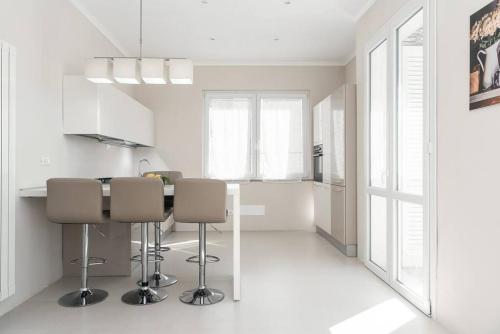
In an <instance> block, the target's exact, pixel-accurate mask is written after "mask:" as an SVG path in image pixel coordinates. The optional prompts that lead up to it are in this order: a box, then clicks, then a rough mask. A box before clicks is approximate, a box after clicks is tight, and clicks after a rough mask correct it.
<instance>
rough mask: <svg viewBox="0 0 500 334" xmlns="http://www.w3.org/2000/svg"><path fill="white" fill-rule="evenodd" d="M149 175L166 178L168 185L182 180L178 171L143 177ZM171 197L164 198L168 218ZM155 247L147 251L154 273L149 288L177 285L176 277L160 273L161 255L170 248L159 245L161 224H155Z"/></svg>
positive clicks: (150, 172)
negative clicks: (153, 266) (151, 260)
mask: <svg viewBox="0 0 500 334" xmlns="http://www.w3.org/2000/svg"><path fill="white" fill-rule="evenodd" d="M149 174H153V175H160V176H164V177H168V181H169V184H174V183H175V181H177V180H180V179H182V172H179V171H161V170H160V171H149V172H147V173H144V176H147V175H149ZM173 205H174V203H173V196H165V211H166V212H167V214H168V216H170V214H171V212H172V208H173ZM154 226H155V245H154V247H150V248H149V249H148V253H149V255H152V256H153V257H154V259H155V261H154V263H155V271H154V273H153V275H151V277H150V279H149V286H151V287H152V288H163V287H166V286H170V285H172V284H175V283H177V277H175V276H174V275H171V274H162V273H161V262H162V261H163V260H164V258H163V256H162V255H161V253H163V252H168V251H169V250H170V248H169V247H168V246H166V245H162V244H161V239H162V233H161V223H158V222H157V223H155V224H154Z"/></svg>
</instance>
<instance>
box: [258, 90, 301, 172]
mask: <svg viewBox="0 0 500 334" xmlns="http://www.w3.org/2000/svg"><path fill="white" fill-rule="evenodd" d="M302 104H303V100H302V99H301V98H280V97H276V98H275V97H263V98H261V99H260V111H259V116H260V117H259V121H260V124H259V135H260V145H259V174H260V175H259V177H261V178H262V179H268V180H292V179H301V178H302V177H303V176H304V133H303V132H304V131H303V119H302V118H303V105H302Z"/></svg>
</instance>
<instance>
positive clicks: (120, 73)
mask: <svg viewBox="0 0 500 334" xmlns="http://www.w3.org/2000/svg"><path fill="white" fill-rule="evenodd" d="M113 76H114V77H115V80H116V81H117V82H119V83H124V84H139V83H141V77H140V75H139V62H138V61H137V59H136V58H115V59H114V60H113Z"/></svg>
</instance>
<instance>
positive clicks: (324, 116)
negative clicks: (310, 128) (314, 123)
mask: <svg viewBox="0 0 500 334" xmlns="http://www.w3.org/2000/svg"><path fill="white" fill-rule="evenodd" d="M319 106H320V114H321V125H320V128H321V144H323V183H327V184H330V183H331V179H332V178H331V168H332V140H331V137H332V127H331V123H332V101H331V96H328V97H327V98H325V99H324V100H323V101H321V102H320V103H319Z"/></svg>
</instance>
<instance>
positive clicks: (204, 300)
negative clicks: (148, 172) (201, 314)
mask: <svg viewBox="0 0 500 334" xmlns="http://www.w3.org/2000/svg"><path fill="white" fill-rule="evenodd" d="M226 193H227V185H226V183H225V182H224V181H219V180H208V179H181V180H177V181H176V182H175V196H174V220H175V221H176V222H177V223H197V224H198V228H199V230H198V234H199V242H198V243H199V246H198V249H199V255H198V256H199V261H198V264H199V266H198V268H199V269H198V279H199V281H198V288H196V289H193V290H189V291H185V292H184V293H183V294H182V296H181V297H179V299H180V300H181V301H182V302H183V303H186V304H191V305H211V304H215V303H218V302H220V301H221V300H222V299H224V293H223V292H222V291H220V290H217V289H212V288H208V287H207V286H206V284H205V265H206V262H207V256H206V255H207V254H206V250H207V239H206V233H207V226H206V224H215V223H225V222H226Z"/></svg>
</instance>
